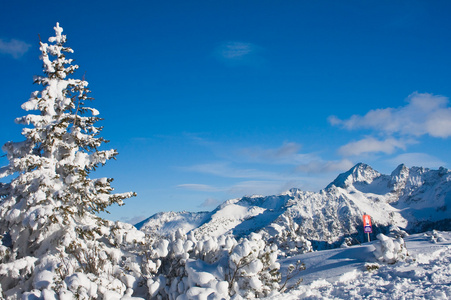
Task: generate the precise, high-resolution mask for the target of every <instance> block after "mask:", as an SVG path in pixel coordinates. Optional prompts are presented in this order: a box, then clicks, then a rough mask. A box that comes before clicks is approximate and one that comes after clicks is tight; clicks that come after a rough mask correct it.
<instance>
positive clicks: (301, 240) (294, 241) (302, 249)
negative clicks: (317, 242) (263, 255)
mask: <svg viewBox="0 0 451 300" xmlns="http://www.w3.org/2000/svg"><path fill="white" fill-rule="evenodd" d="M280 222H283V223H284V226H283V227H282V226H277V227H278V228H277V230H276V231H278V233H277V234H275V235H269V234H268V233H265V232H262V234H263V238H264V239H265V240H267V241H268V242H269V243H272V244H276V245H277V247H278V248H279V250H280V251H281V255H284V256H293V255H297V254H303V253H307V252H312V251H313V247H312V243H311V242H310V241H309V240H307V239H306V238H305V236H304V234H303V233H302V231H301V228H300V226H299V224H297V223H296V222H294V220H293V218H291V217H290V216H285V215H283V216H281V221H280ZM279 227H280V228H279Z"/></svg>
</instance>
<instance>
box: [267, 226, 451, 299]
mask: <svg viewBox="0 0 451 300" xmlns="http://www.w3.org/2000/svg"><path fill="white" fill-rule="evenodd" d="M404 240H405V242H406V247H407V251H408V254H409V255H408V257H407V258H406V259H405V260H404V261H399V262H397V263H395V264H385V263H381V262H379V261H378V260H377V259H376V257H375V256H374V254H373V251H374V250H375V244H377V243H379V241H378V240H377V241H373V242H370V243H365V244H362V245H358V246H352V247H349V248H338V249H333V250H323V251H316V252H310V253H305V254H302V255H298V256H295V257H290V258H288V259H286V260H285V261H281V263H282V266H283V267H282V269H283V268H286V267H287V266H288V265H289V264H290V263H292V264H295V263H296V262H297V261H298V260H300V261H301V262H303V263H304V264H305V266H306V269H305V270H304V271H301V272H300V273H299V274H298V275H297V276H296V277H294V278H293V279H291V280H290V281H291V282H292V283H294V282H296V281H297V280H299V279H300V278H302V283H301V284H300V285H299V286H296V287H294V288H293V289H292V290H291V291H289V292H288V293H285V294H279V295H275V296H273V297H269V299H273V300H275V299H284V300H290V299H451V264H450V263H451V232H437V231H434V232H426V233H421V234H415V235H411V236H408V237H405V239H404ZM367 266H369V267H374V266H376V268H377V266H378V269H376V270H373V271H368V270H367Z"/></svg>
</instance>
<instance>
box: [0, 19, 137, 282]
mask: <svg viewBox="0 0 451 300" xmlns="http://www.w3.org/2000/svg"><path fill="white" fill-rule="evenodd" d="M54 29H55V36H54V37H51V38H49V43H44V42H42V41H41V42H40V50H41V53H42V54H41V56H40V59H41V60H42V62H43V69H44V70H43V71H44V76H36V77H35V79H34V82H35V83H36V84H39V85H41V86H42V89H41V90H39V91H35V92H33V93H32V94H31V97H30V99H29V100H28V101H27V102H25V103H24V104H23V105H22V108H23V109H24V110H26V111H33V112H35V113H30V114H27V115H25V116H23V117H20V118H17V119H16V122H17V123H19V124H23V125H25V127H24V129H23V130H22V135H23V136H24V137H25V140H24V141H20V142H7V143H6V144H5V145H4V146H3V150H4V151H5V152H6V154H7V158H8V160H9V164H8V165H7V166H4V167H3V168H1V169H0V176H1V177H7V176H11V177H12V178H13V179H11V181H10V182H9V183H7V184H4V185H2V186H1V188H0V195H1V200H0V230H1V234H4V235H7V236H8V238H10V239H11V243H10V244H11V245H10V246H11V253H8V255H9V260H8V262H9V263H14V261H18V260H27V262H32V265H27V266H26V267H24V269H23V270H22V271H21V272H22V273H21V276H19V278H21V279H18V280H19V281H23V282H17V281H16V282H7V283H5V282H1V283H2V288H3V291H5V290H7V289H8V288H11V287H14V286H16V288H15V289H16V290H26V289H27V288H29V286H28V285H27V284H25V281H27V280H28V277H30V276H31V275H30V272H31V271H30V270H32V269H33V268H34V265H33V264H36V265H37V264H40V268H41V269H47V270H48V271H49V272H56V273H58V272H57V271H58V270H59V274H60V277H61V278H60V280H64V279H65V277H66V276H67V275H69V274H70V273H71V272H76V271H81V272H85V273H94V274H95V273H99V272H102V267H103V266H104V265H105V262H106V261H107V260H108V255H107V254H106V252H105V251H104V248H105V247H104V245H103V244H102V242H101V241H100V237H102V236H103V235H104V234H105V233H107V232H108V229H107V228H106V227H105V226H107V223H108V222H107V221H105V220H103V219H102V218H100V217H98V216H97V215H96V213H98V212H101V211H104V210H105V209H106V208H107V207H108V206H110V205H112V204H115V203H116V204H119V205H122V204H123V200H124V199H126V198H129V197H132V196H134V195H135V194H134V193H132V192H129V193H122V194H114V193H113V192H112V191H113V188H112V187H111V185H110V184H111V182H112V179H110V178H100V179H91V178H90V177H89V175H90V173H91V172H92V171H93V170H95V169H96V168H97V167H98V166H100V165H103V164H105V163H106V161H108V160H109V159H112V158H115V156H116V155H117V151H116V150H101V147H102V145H103V144H105V143H106V142H107V140H105V139H104V138H102V137H100V135H99V134H100V132H101V130H102V127H98V126H96V123H97V122H98V121H99V120H101V119H100V118H99V117H98V114H99V112H98V111H97V110H96V109H94V108H91V107H88V106H86V102H87V101H90V100H92V98H91V97H89V93H90V91H89V89H88V82H87V81H85V80H84V78H83V79H75V78H72V75H73V74H74V72H75V70H76V69H77V68H78V66H77V65H75V64H72V62H73V60H72V59H69V58H67V57H66V54H68V53H73V51H72V49H71V48H69V47H67V46H65V43H66V36H65V35H63V34H62V31H63V29H62V28H61V27H60V26H59V24H58V23H57V24H56V27H54ZM42 255H53V257H59V258H60V263H59V264H60V265H59V266H56V265H55V263H54V261H53V260H51V259H49V261H48V262H43V261H42V260H40V261H39V262H36V261H34V260H32V259H28V258H29V257H34V258H39V257H42ZM57 269H58V270H57ZM1 272H2V269H1V268H0V273H1ZM27 282H30V280H28V281H27ZM4 284H6V285H8V286H5V285H4Z"/></svg>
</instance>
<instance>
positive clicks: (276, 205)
mask: <svg viewBox="0 0 451 300" xmlns="http://www.w3.org/2000/svg"><path fill="white" fill-rule="evenodd" d="M450 208H451V171H449V170H448V169H446V168H439V169H438V170H431V169H428V168H422V167H411V168H408V167H407V166H405V165H403V164H402V165H399V166H398V167H397V168H396V169H395V170H394V171H393V172H392V173H391V174H390V175H384V174H381V173H379V172H377V171H376V170H374V169H373V168H372V167H370V166H369V165H366V164H363V163H359V164H357V165H355V166H354V167H353V168H351V169H350V170H349V171H347V172H345V173H342V174H340V175H338V176H337V178H336V179H335V180H334V181H333V182H331V183H330V184H329V185H328V186H327V187H326V188H325V189H323V190H321V191H319V192H308V191H302V190H300V189H296V188H293V189H291V190H289V191H287V192H285V193H283V194H280V195H273V196H250V197H243V198H238V199H231V200H228V201H225V202H224V203H222V204H221V205H219V206H218V207H217V208H216V209H214V210H213V211H210V212H162V213H157V214H155V215H153V216H151V217H150V218H148V219H146V220H144V221H142V222H140V223H138V224H136V225H135V226H136V227H137V228H138V229H140V230H142V231H144V232H146V233H148V234H150V235H160V236H164V235H168V234H171V233H173V232H175V230H177V229H180V228H181V229H183V230H184V231H185V232H192V233H193V234H194V235H195V236H197V237H199V238H201V237H204V236H220V235H224V234H232V235H234V236H235V237H238V238H239V237H243V236H247V235H248V234H250V233H252V232H258V233H261V234H262V235H263V236H265V237H266V239H268V240H270V241H274V240H276V241H277V242H278V243H279V244H281V243H282V242H287V241H289V240H290V239H291V240H293V241H294V240H295V241H297V242H298V243H299V237H302V240H303V239H306V240H308V241H310V243H311V244H312V245H313V249H317V250H319V249H326V248H335V247H337V246H340V245H342V244H343V242H344V241H347V243H351V244H355V243H360V242H363V241H365V239H366V238H365V237H366V235H365V234H364V233H363V222H362V216H363V215H364V214H369V215H370V216H371V219H372V225H373V233H372V238H374V237H375V235H376V234H377V233H380V232H382V233H386V234H388V233H392V234H403V233H404V232H407V233H418V232H423V231H426V230H430V229H437V230H451V210H450Z"/></svg>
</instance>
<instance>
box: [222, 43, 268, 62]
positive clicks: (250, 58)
mask: <svg viewBox="0 0 451 300" xmlns="http://www.w3.org/2000/svg"><path fill="white" fill-rule="evenodd" d="M261 51H262V48H261V47H260V46H257V45H255V44H252V43H247V42H239V41H228V42H224V43H222V44H220V45H219V46H218V47H216V49H215V51H214V56H215V57H216V58H217V59H218V60H220V61H222V62H223V63H225V64H227V65H229V66H239V65H250V66H262V65H264V62H265V60H264V59H263V57H262V56H261V55H260V53H261Z"/></svg>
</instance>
